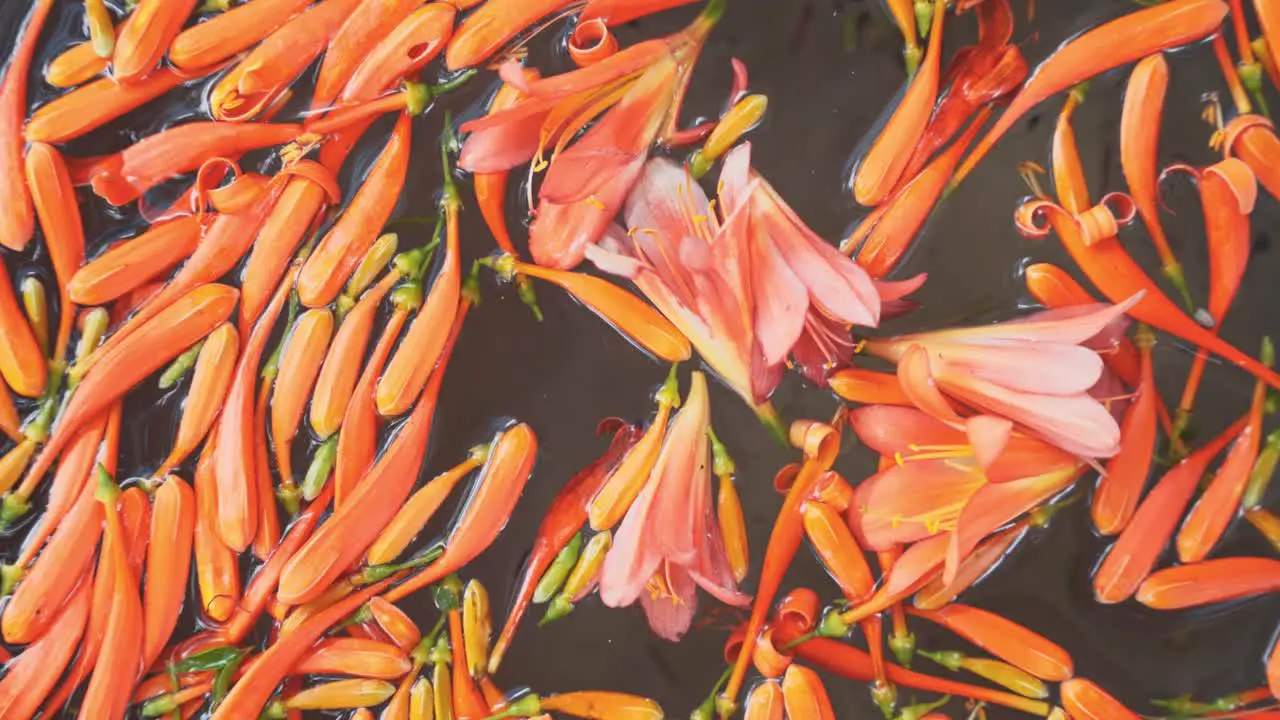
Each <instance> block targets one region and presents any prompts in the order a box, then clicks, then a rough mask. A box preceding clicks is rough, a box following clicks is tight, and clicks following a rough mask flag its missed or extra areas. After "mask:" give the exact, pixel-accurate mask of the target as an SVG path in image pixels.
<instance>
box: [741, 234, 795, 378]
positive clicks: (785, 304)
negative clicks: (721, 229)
mask: <svg viewBox="0 0 1280 720" xmlns="http://www.w3.org/2000/svg"><path fill="white" fill-rule="evenodd" d="M743 217H744V218H746V217H747V216H746V215H745V214H744V215H743ZM747 235H748V239H747V243H748V245H747V246H748V248H749V253H750V258H751V260H750V274H751V290H750V297H751V298H752V300H753V301H754V310H755V318H754V323H753V324H754V327H755V334H756V340H757V342H759V343H760V348H761V350H762V351H763V352H764V358H765V361H766V362H767V363H769V364H776V363H780V362H782V361H783V360H785V359H786V357H787V353H789V352H791V348H792V346H794V345H795V344H796V341H797V340H798V339H799V338H800V333H801V332H802V331H803V330H804V320H805V314H806V313H807V312H808V311H809V291H808V290H807V289H806V288H805V285H804V283H803V282H801V281H800V278H799V277H797V276H796V274H795V273H794V272H792V270H791V266H790V265H788V263H787V262H786V261H785V260H784V259H783V256H782V254H781V253H779V252H778V249H777V246H776V245H775V244H774V243H772V242H770V241H769V238H768V237H765V236H764V234H763V233H762V232H761V231H760V228H758V227H756V226H755V223H751V227H749V228H748V233H747Z"/></svg>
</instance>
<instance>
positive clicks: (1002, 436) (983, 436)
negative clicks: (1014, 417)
mask: <svg viewBox="0 0 1280 720" xmlns="http://www.w3.org/2000/svg"><path fill="white" fill-rule="evenodd" d="M964 431H965V434H966V435H967V436H968V438H969V444H970V445H972V446H973V454H974V457H975V458H976V459H977V460H978V464H979V465H981V466H982V467H983V468H988V467H991V466H992V465H993V464H995V462H996V460H997V459H998V458H999V457H1000V454H1001V453H1003V452H1004V449H1005V447H1006V446H1007V445H1008V444H1009V435H1010V434H1011V433H1012V432H1013V423H1012V422H1010V421H1009V420H1006V419H1005V418H1001V417H995V416H993V415H974V416H973V417H971V418H968V419H966V420H965V421H964Z"/></svg>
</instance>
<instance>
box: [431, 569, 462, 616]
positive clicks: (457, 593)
mask: <svg viewBox="0 0 1280 720" xmlns="http://www.w3.org/2000/svg"><path fill="white" fill-rule="evenodd" d="M461 596H462V579H461V578H459V577H458V576H457V575H450V576H449V577H447V578H445V579H444V580H441V581H440V582H439V583H438V584H437V585H436V588H435V597H434V599H435V604H436V609H437V610H439V611H440V612H452V611H454V610H457V609H458V608H459V598H461Z"/></svg>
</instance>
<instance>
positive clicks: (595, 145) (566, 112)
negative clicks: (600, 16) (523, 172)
mask: <svg viewBox="0 0 1280 720" xmlns="http://www.w3.org/2000/svg"><path fill="white" fill-rule="evenodd" d="M723 11H724V3H723V2H712V3H710V4H709V5H708V6H707V8H706V9H705V10H704V11H703V12H702V14H701V15H699V16H698V18H697V19H696V20H694V22H693V23H692V24H691V25H689V27H687V28H685V29H684V30H683V31H681V32H678V33H676V34H674V35H670V36H667V37H665V38H660V39H656V40H648V41H645V42H641V43H638V44H636V45H633V46H631V47H629V48H627V49H625V50H622V51H621V52H618V53H616V54H614V55H612V56H610V57H608V58H606V59H604V60H602V61H600V62H599V63H596V64H594V65H590V66H588V67H584V68H581V69H579V70H575V71H572V72H568V73H564V74H561V75H556V76H553V77H547V78H540V79H533V80H530V79H529V78H528V77H526V75H525V73H524V72H523V71H522V68H520V66H519V65H518V64H516V63H514V62H508V63H506V64H504V65H503V66H502V69H501V75H502V79H503V80H504V81H505V82H506V83H507V84H508V85H510V86H512V87H515V88H517V89H518V90H520V92H522V93H523V94H524V95H525V96H526V98H525V99H524V100H521V101H520V102H518V103H516V104H515V105H513V106H512V107H510V108H508V109H506V110H502V111H500V112H496V113H492V114H490V115H486V116H485V117H482V118H477V119H475V120H472V121H470V122H468V123H465V124H464V125H463V126H462V128H461V129H462V131H463V132H467V133H471V135H470V137H468V138H467V141H466V142H465V143H464V144H463V147H462V152H461V155H460V156H459V159H458V164H459V166H460V167H462V168H463V169H465V170H469V171H471V172H475V173H493V172H502V171H504V170H510V169H511V168H514V167H516V166H518V165H522V164H524V163H526V162H529V161H533V164H532V166H531V168H530V170H531V172H541V171H543V170H545V171H546V177H545V178H544V179H543V183H542V186H541V188H540V189H539V192H538V196H539V199H540V202H539V203H538V208H537V212H536V219H535V221H534V223H533V225H532V227H531V228H530V235H529V249H530V252H531V253H532V255H533V259H534V260H535V261H536V262H537V263H538V264H540V265H548V266H551V267H556V268H561V269H566V268H571V267H573V266H575V265H577V264H578V263H580V262H581V261H582V258H583V251H584V250H585V248H586V247H587V246H588V245H590V244H593V243H595V242H596V241H597V240H599V239H600V237H601V235H603V234H604V232H605V230H606V228H608V226H609V223H610V222H611V221H612V220H613V218H614V216H615V215H617V214H618V211H619V210H620V209H621V208H622V204H623V202H624V201H625V200H626V198H627V194H628V193H629V192H630V190H631V188H632V186H634V185H635V183H636V181H637V180H638V179H639V177H640V174H641V172H642V170H643V168H644V163H645V160H646V159H647V158H648V156H649V150H650V149H651V148H652V147H653V145H654V144H655V143H656V142H658V141H660V140H670V139H672V138H673V137H675V136H676V135H677V134H678V133H677V130H676V126H675V123H676V117H677V115H678V114H679V109H680V102H681V100H682V98H683V97H684V91H685V88H686V86H687V85H688V82H689V76H690V73H691V72H692V71H693V65H694V62H695V61H696V60H697V58H698V54H699V53H700V52H701V50H702V45H703V43H704V42H705V41H706V38H707V35H708V34H709V33H710V31H711V28H712V27H714V26H715V24H716V22H717V21H718V20H719V17H720V15H721V13H722V12H723ZM597 118H598V120H597ZM593 120H597V121H596V122H595V124H594V125H592V126H591V128H590V129H588V130H587V131H586V132H585V133H583V134H582V136H581V137H580V138H578V134H579V132H580V131H581V130H582V129H583V128H584V127H586V126H587V125H588V124H589V123H591V122H592V121H593ZM575 138H577V140H576V141H574V139H575ZM570 143H572V144H570Z"/></svg>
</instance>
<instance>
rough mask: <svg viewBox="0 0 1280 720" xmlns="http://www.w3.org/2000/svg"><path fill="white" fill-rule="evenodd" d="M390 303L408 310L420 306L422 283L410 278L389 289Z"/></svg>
mask: <svg viewBox="0 0 1280 720" xmlns="http://www.w3.org/2000/svg"><path fill="white" fill-rule="evenodd" d="M391 304H392V305H394V306H396V307H397V308H399V309H402V310H406V311H410V312H412V311H414V310H417V309H418V308H420V307H422V283H420V282H418V281H416V280H410V281H409V282H406V283H404V284H402V285H398V286H397V287H396V288H395V289H394V290H392V291H391Z"/></svg>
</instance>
